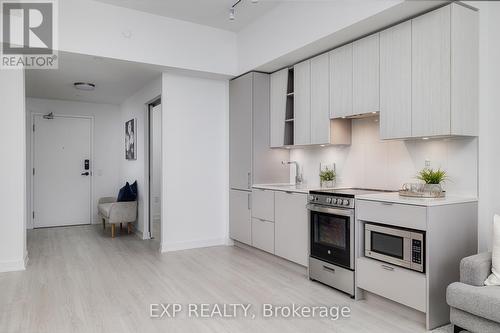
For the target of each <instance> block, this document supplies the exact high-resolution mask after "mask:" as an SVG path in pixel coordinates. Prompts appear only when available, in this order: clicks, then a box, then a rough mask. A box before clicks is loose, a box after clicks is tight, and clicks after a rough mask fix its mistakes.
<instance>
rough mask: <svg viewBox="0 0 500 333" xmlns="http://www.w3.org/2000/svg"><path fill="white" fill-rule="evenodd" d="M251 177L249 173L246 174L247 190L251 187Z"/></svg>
mask: <svg viewBox="0 0 500 333" xmlns="http://www.w3.org/2000/svg"><path fill="white" fill-rule="evenodd" d="M251 175H252V174H251V173H250V172H248V173H247V182H248V188H250V187H252V180H251V178H252V177H251Z"/></svg>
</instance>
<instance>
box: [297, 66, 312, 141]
mask: <svg viewBox="0 0 500 333" xmlns="http://www.w3.org/2000/svg"><path fill="white" fill-rule="evenodd" d="M293 71H294V74H293V78H294V82H293V85H294V107H293V108H294V113H295V120H294V122H293V123H294V130H293V131H294V140H293V141H294V145H308V144H310V142H311V61H310V60H306V61H304V62H301V63H300V64H297V65H295V66H294V70H293Z"/></svg>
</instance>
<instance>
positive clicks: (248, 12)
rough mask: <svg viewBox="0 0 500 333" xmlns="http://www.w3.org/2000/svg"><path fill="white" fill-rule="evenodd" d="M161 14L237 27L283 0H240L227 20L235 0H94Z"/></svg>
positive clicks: (254, 18)
mask: <svg viewBox="0 0 500 333" xmlns="http://www.w3.org/2000/svg"><path fill="white" fill-rule="evenodd" d="M96 1H99V2H104V3H108V4H111V5H115V6H120V7H126V8H130V9H135V10H139V11H143V12H147V13H151V14H156V15H160V16H167V17H171V18H175V19H179V20H184V21H189V22H193V23H198V24H203V25H208V26H211V27H215V28H219V29H224V30H229V31H234V32H237V31H240V30H241V29H243V28H244V27H245V26H247V25H249V24H250V23H252V22H253V21H255V20H256V19H257V18H258V17H259V16H261V15H263V14H265V13H266V12H268V11H270V10H271V9H273V8H275V7H276V6H277V5H278V4H279V2H280V1H283V0H260V1H259V2H258V3H252V2H251V0H242V1H241V2H240V3H239V4H238V5H237V6H236V20H234V21H230V20H229V8H230V7H231V6H232V5H233V4H234V3H235V2H236V1H237V0H96Z"/></svg>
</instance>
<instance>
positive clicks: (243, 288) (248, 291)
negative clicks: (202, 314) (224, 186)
mask: <svg viewBox="0 0 500 333" xmlns="http://www.w3.org/2000/svg"><path fill="white" fill-rule="evenodd" d="M28 247H29V257H30V261H29V265H28V268H27V270H26V271H24V272H13V273H2V274H0V332H1V333H11V332H16V333H17V332H23V333H24V332H33V333H34V332H36V333H40V332H47V333H49V332H50V333H56V332H64V333H69V332H120V333H122V332H141V333H142V332H339V333H341V332H342V333H347V332H367V333H368V332H370V333H373V332H384V333H392V332H394V333H414V332H425V329H424V328H423V326H422V324H420V323H417V322H415V321H413V320H410V319H407V318H405V317H403V316H401V315H400V314H396V313H394V312H392V311H387V309H386V308H384V307H382V306H378V305H377V304H376V303H372V302H368V303H367V302H365V301H353V300H351V299H350V298H349V297H347V296H346V295H344V294H342V293H340V292H337V291H335V290H333V289H331V288H328V287H326V286H323V285H321V284H318V283H315V282H311V281H309V280H308V279H307V278H306V277H305V270H303V269H300V268H298V267H297V266H295V265H291V264H289V263H288V262H285V261H283V260H281V259H277V258H275V257H273V256H270V255H267V254H264V253H255V252H254V251H249V250H248V249H242V248H238V247H212V248H205V249H195V250H187V251H180V252H175V253H168V254H163V255H162V254H160V253H158V251H157V248H158V244H157V243H155V242H154V241H142V240H139V239H138V238H137V237H135V236H127V235H117V237H116V238H115V239H111V238H110V235H109V230H107V233H103V231H102V230H101V229H100V228H99V226H97V227H96V226H84V227H66V228H51V229H37V230H33V231H30V232H29V233H28ZM150 303H182V304H187V303H219V304H222V303H251V304H253V308H252V309H253V310H254V311H255V312H257V318H256V319H255V320H252V319H218V320H214V319H192V318H191V319H188V318H186V316H184V317H183V318H176V319H150V318H149V304H150ZM262 303H273V304H291V303H296V304H300V305H338V306H343V305H347V306H351V308H352V316H351V318H349V319H339V320H338V321H331V320H328V319H262V318H261V316H260V315H259V312H260V307H261V304H262Z"/></svg>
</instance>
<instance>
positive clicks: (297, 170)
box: [281, 161, 303, 185]
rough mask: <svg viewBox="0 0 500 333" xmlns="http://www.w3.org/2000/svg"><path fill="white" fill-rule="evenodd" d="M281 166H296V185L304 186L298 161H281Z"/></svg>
mask: <svg viewBox="0 0 500 333" xmlns="http://www.w3.org/2000/svg"><path fill="white" fill-rule="evenodd" d="M281 164H283V165H287V164H294V165H295V185H300V184H302V181H303V179H302V174H301V173H300V166H299V163H298V162H297V161H281Z"/></svg>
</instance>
